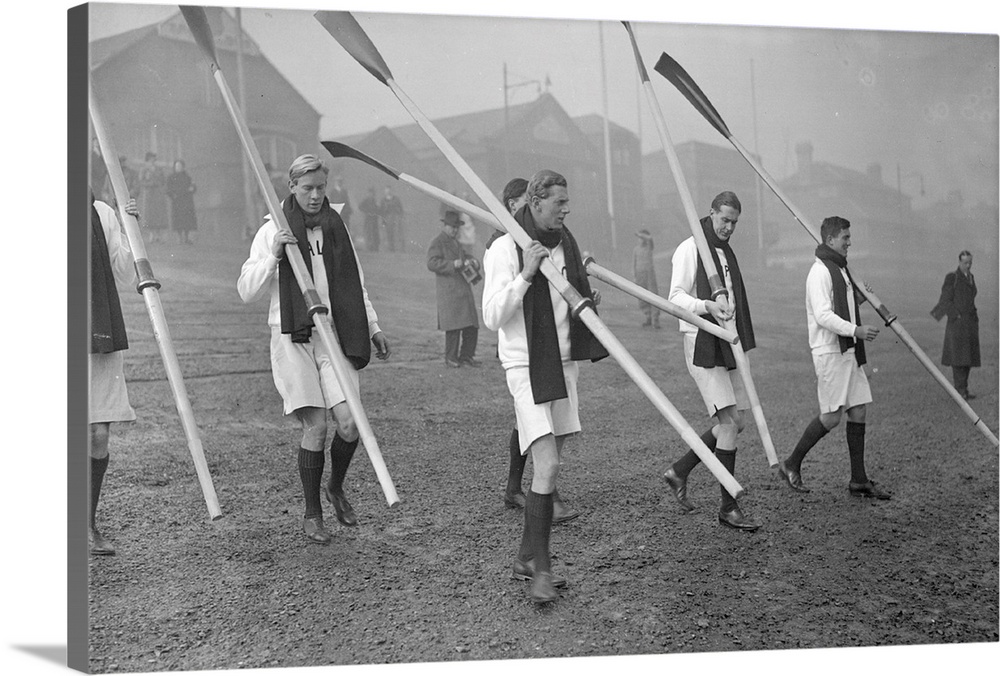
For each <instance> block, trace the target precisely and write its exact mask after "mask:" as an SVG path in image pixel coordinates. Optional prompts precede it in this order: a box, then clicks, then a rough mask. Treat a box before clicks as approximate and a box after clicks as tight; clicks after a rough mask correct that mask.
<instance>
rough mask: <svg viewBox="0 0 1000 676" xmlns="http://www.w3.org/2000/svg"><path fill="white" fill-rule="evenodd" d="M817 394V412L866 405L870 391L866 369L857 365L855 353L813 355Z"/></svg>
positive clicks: (830, 411)
mask: <svg viewBox="0 0 1000 676" xmlns="http://www.w3.org/2000/svg"><path fill="white" fill-rule="evenodd" d="M813 366H814V367H815V368H816V395H817V397H818V398H819V411H820V413H833V412H834V411H836V410H837V409H839V408H840V407H841V406H843V407H845V408H853V407H854V406H860V405H861V404H869V403H871V400H872V390H871V387H869V386H868V376H867V375H865V370H864V369H863V368H861V367H860V366H858V362H857V360H856V359H855V358H854V352H853V351H852V352H845V353H843V354H840V353H837V352H830V353H827V354H814V355H813Z"/></svg>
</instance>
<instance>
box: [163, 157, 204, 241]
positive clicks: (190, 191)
mask: <svg viewBox="0 0 1000 676" xmlns="http://www.w3.org/2000/svg"><path fill="white" fill-rule="evenodd" d="M184 166H185V165H184V160H177V161H175V162H174V173H172V174H170V176H169V177H168V178H167V196H168V197H170V220H171V225H172V226H173V228H174V230H176V231H177V236H178V238H179V239H180V242H181V244H190V243H191V231H192V230H197V229H198V220H197V218H195V215H194V192H195V190H196V189H197V188H196V187H195V185H194V183H192V182H191V176H190V175H189V174H188V173H187V172H186V171H185V170H184Z"/></svg>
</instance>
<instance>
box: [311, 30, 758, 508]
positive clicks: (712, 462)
mask: <svg viewBox="0 0 1000 676" xmlns="http://www.w3.org/2000/svg"><path fill="white" fill-rule="evenodd" d="M315 17H316V19H317V20H318V21H319V22H320V24H322V25H323V27H324V28H325V29H326V30H327V31H328V32H329V33H330V35H332V36H333V37H334V39H336V40H337V42H339V43H340V45H341V46H342V47H343V48H344V49H345V50H347V53H348V54H350V55H351V56H352V57H354V58H355V59H356V60H357V61H358V62H359V63H360V64H361V65H362V66H363V67H364V68H365V69H366V70H367V71H368V72H369V73H371V74H372V75H373V76H374V77H375V78H376V79H377V80H379V82H381V83H383V84H385V85H386V86H388V87H389V89H391V90H392V93H393V94H394V95H395V96H396V98H397V99H399V101H400V103H402V104H403V107H404V108H406V110H407V111H408V112H409V114H410V115H411V116H412V117H413V119H414V120H415V121H416V122H417V124H418V125H420V127H421V129H423V130H424V133H426V134H427V136H428V137H430V139H431V140H432V141H433V142H434V144H435V145H436V146H437V147H438V149H439V150H440V151H441V152H442V153H443V154H444V156H445V157H446V158H447V159H448V161H449V162H450V163H451V165H452V166H453V167H455V169H456V170H457V171H458V173H459V174H460V175H461V176H462V178H463V179H465V181H466V183H468V184H469V187H471V188H472V190H473V191H474V192H475V193H476V194H477V195H478V196H479V199H481V200H482V201H483V203H484V204H486V206H487V207H488V208H489V210H490V212H491V213H492V214H493V216H494V218H496V219H497V220H498V221H499V222H500V223H502V224H503V229H504V230H506V231H507V232H508V233H510V235H511V236H512V237H513V238H514V241H515V242H517V244H518V245H519V246H520V247H522V248H527V247H528V246H529V245H530V244H531V238H530V237H529V236H528V234H527V233H526V232H525V231H524V230H523V229H522V228H521V226H520V225H519V224H518V223H517V221H515V220H514V217H513V216H511V215H510V213H509V212H508V211H507V210H506V209H505V208H504V207H503V205H502V204H500V200H498V199H497V198H496V196H495V195H493V193H492V192H491V191H490V189H489V188H488V187H487V186H486V184H485V183H484V182H483V181H482V179H480V178H479V176H477V175H476V173H475V172H474V171H473V170H472V168H471V167H469V165H468V164H467V163H466V162H465V160H464V159H462V157H461V156H460V155H459V154H458V153H457V152H456V151H455V149H454V148H453V147H452V146H451V144H450V143H449V142H448V140H447V139H445V138H444V136H443V135H442V134H441V132H440V131H438V129H437V127H435V126H434V124H433V123H432V122H431V121H430V120H429V119H427V117H426V116H425V115H424V114H423V113H422V112H421V111H420V109H419V108H417V106H416V104H414V103H413V101H411V100H410V98H409V97H408V96H407V95H406V93H405V92H403V90H402V89H401V88H400V87H399V85H397V84H396V82H395V80H394V79H393V77H392V73H391V72H390V71H389V67H388V66H387V65H386V63H385V61H384V60H383V59H382V56H381V54H379V52H378V49H376V47H375V45H374V44H373V43H372V41H371V40H370V39H369V38H368V35H367V34H366V33H365V32H364V30H363V29H362V28H361V26H360V25H359V24H358V22H357V21H356V20H355V19H354V16H353V15H351V13H350V12H332V11H320V12H316V14H315ZM540 270H541V272H542V274H543V275H544V276H545V278H546V279H547V280H548V281H549V283H550V284H551V285H552V286H553V287H554V288H555V289H556V291H558V292H559V294H560V295H561V296H562V297H563V298H565V299H566V302H567V303H568V304H569V306H570V310H571V312H572V313H573V315H574V316H575V317H578V318H579V319H580V320H581V321H582V322H583V323H584V324H586V326H587V328H589V329H590V331H591V333H593V334H594V336H595V337H596V338H597V340H599V341H600V342H601V344H602V345H604V347H605V348H607V350H608V352H609V353H610V354H611V355H612V356H613V357H614V358H615V360H616V361H618V363H619V364H620V365H621V366H622V368H623V369H624V370H625V372H626V373H627V374H628V375H629V377H631V378H632V380H633V381H634V382H635V383H636V384H637V385H638V386H639V388H640V389H641V390H642V391H643V393H644V394H645V395H646V396H647V397H648V398H649V400H650V401H651V402H652V403H653V405H654V406H656V408H657V410H659V411H660V413H661V414H662V415H663V416H664V417H665V418H666V419H667V421H668V422H669V423H670V424H671V425H672V426H673V428H674V429H675V430H677V432H679V433H680V435H681V437H682V438H683V439H684V441H685V442H687V444H688V445H689V446H690V447H691V448H692V450H694V452H695V453H696V454H697V455H698V457H699V458H701V460H702V462H704V463H705V466H706V467H708V469H709V470H710V471H711V472H712V474H713V475H714V476H715V477H716V479H718V480H719V482H720V483H721V484H722V485H723V486H724V487H725V489H726V490H727V491H728V492H729V493H730V494H731V495H733V496H734V497H738V496H739V495H741V494H742V493H743V488H742V487H741V486H740V485H739V483H737V482H736V479H734V478H733V476H732V475H731V474H730V473H729V472H728V471H727V470H726V468H725V467H723V465H722V463H721V462H719V460H718V459H717V458H716V457H715V455H714V454H713V453H712V452H711V451H710V450H709V449H708V447H707V446H706V445H705V443H704V442H703V441H702V440H701V439H700V438H699V436H698V433H697V432H695V431H694V429H693V428H692V427H691V426H690V425H689V424H688V423H687V422H686V421H685V420H684V418H683V417H682V416H681V414H680V413H679V412H678V411H677V409H676V408H674V406H673V404H671V403H670V401H669V400H668V399H667V397H666V395H664V394H663V392H661V391H660V390H659V388H657V386H656V384H655V383H654V382H653V381H652V379H651V378H650V377H649V376H648V375H646V373H645V372H644V371H643V370H642V367H640V366H639V364H638V363H637V362H636V361H635V359H633V358H632V356H631V355H630V354H629V353H628V351H626V350H625V347H624V346H623V345H622V344H621V343H620V342H619V341H618V339H617V338H615V337H614V335H613V334H612V333H611V331H610V330H609V329H608V327H607V326H606V325H605V324H604V322H603V321H601V319H600V318H599V317H598V316H597V313H596V312H595V311H594V307H593V301H592V300H591V299H589V298H584V297H583V296H581V295H580V293H579V292H578V291H577V290H576V289H574V288H573V286H572V285H571V284H570V283H569V282H568V281H567V280H566V278H565V277H563V276H562V274H560V272H559V270H558V269H556V267H555V265H554V264H553V263H552V262H551V261H550V260H549V259H548V258H545V259H543V261H542V266H541V268H540Z"/></svg>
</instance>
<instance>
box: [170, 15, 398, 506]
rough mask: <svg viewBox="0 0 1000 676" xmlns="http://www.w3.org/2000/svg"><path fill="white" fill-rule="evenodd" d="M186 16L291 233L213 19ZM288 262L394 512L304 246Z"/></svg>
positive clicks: (288, 248) (288, 252)
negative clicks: (219, 54) (221, 58)
mask: <svg viewBox="0 0 1000 676" xmlns="http://www.w3.org/2000/svg"><path fill="white" fill-rule="evenodd" d="M181 13H182V14H183V15H184V20H185V21H187V24H188V28H190V29H191V33H192V35H194V39H195V42H197V43H198V46H199V47H201V50H202V52H203V53H204V54H205V58H207V59H208V61H209V64H210V66H211V69H212V74H213V76H214V78H215V83H216V84H217V85H218V86H219V90H220V91H221V92H222V99H223V101H225V103H226V107H227V108H228V109H229V114H230V116H231V117H232V119H233V124H234V125H235V126H236V132H237V134H238V135H239V137H240V141H241V143H242V144H243V150H244V152H245V153H246V154H247V157H248V159H249V160H250V167H251V168H252V169H253V172H254V175H255V176H256V177H257V184H258V185H259V186H260V190H261V193H262V194H263V195H264V200H265V202H266V203H267V209H268V211H269V212H270V213H271V218H272V219H273V220H274V222H275V223H276V224H277V226H278V227H279V228H281V229H282V230H285V231H288V232H291V229H290V228H289V227H288V222H287V220H286V219H285V214H284V212H283V211H282V209H281V202H280V201H279V200H278V195H277V193H276V192H275V191H274V186H273V185H272V184H271V180H270V177H269V176H268V174H267V170H266V169H265V168H264V161H263V160H262V159H261V156H260V151H259V150H258V149H257V146H256V144H255V143H254V140H253V136H251V134H250V129H249V128H248V127H247V124H246V121H245V120H244V118H243V114H242V112H240V109H239V107H238V106H237V104H236V100H235V97H234V96H233V93H232V90H230V88H229V84H228V83H227V82H226V77H225V75H224V74H223V72H222V70H221V69H220V68H219V63H218V59H217V58H216V55H215V38H214V37H213V36H212V29H211V28H210V27H209V25H208V17H207V16H206V15H205V10H204V8H202V7H188V6H181ZM285 256H286V257H287V258H288V262H289V263H291V266H292V272H293V273H294V274H295V279H296V281H297V282H298V284H299V288H300V289H301V290H302V296H303V298H304V299H305V302H306V307H307V308H308V311H309V315H310V316H311V317H312V320H313V324H314V325H315V327H316V330H317V332H318V333H319V336H320V340H321V342H322V343H323V346H324V347H325V348H326V351H327V353H328V354H329V355H330V360H331V362H332V364H333V371H334V374H335V375H336V377H337V382H338V383H339V384H340V388H341V390H343V392H344V396H345V397H346V399H347V406H348V408H349V409H350V411H351V415H352V416H353V417H354V422H355V424H357V427H358V433H359V435H360V437H361V442H362V443H363V444H364V446H365V451H367V453H368V459H369V460H371V463H372V467H373V468H374V469H375V474H376V476H377V477H378V481H379V484H380V485H381V487H382V492H383V493H384V494H385V499H386V502H388V503H389V506H390V507H392V506H393V505H395V504H396V503H398V502H399V496H398V495H397V494H396V487H395V486H394V485H393V483H392V477H391V476H389V470H388V469H387V468H386V466H385V461H384V460H383V459H382V452H381V451H380V450H379V447H378V442H377V441H376V440H375V434H374V433H373V432H372V428H371V424H370V423H369V422H368V416H367V415H365V409H364V408H363V407H362V406H361V397H360V395H359V394H358V391H357V390H356V389H355V387H354V381H353V380H351V375H350V374H351V365H350V363H349V362H348V361H347V357H345V356H344V353H343V352H342V351H341V348H340V342H339V341H338V340H337V336H336V334H335V332H334V329H333V328H332V325H331V323H329V322H328V321H326V320H325V319H324V315H326V314H327V313H328V312H329V309H328V308H327V307H326V306H325V305H323V303H322V301H321V300H320V297H319V293H318V292H317V291H316V287H315V286H313V281H312V277H311V276H310V274H309V270H308V269H307V268H306V265H305V260H304V259H303V258H302V253H301V252H300V251H299V248H298V246H296V245H294V244H286V245H285ZM331 292H333V290H331Z"/></svg>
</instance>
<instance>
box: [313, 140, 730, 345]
mask: <svg viewBox="0 0 1000 676" xmlns="http://www.w3.org/2000/svg"><path fill="white" fill-rule="evenodd" d="M323 147H324V148H326V150H327V152H329V153H330V155H332V156H333V157H338V158H344V157H350V158H353V159H356V160H360V161H362V162H364V163H365V164H367V165H369V166H371V167H374V168H375V169H378V170H379V171H382V172H385V173H386V174H387V175H388V176H391V177H392V178H394V179H396V180H398V181H402V182H403V183H406V184H407V185H409V186H411V187H412V188H415V189H416V190H419V191H421V192H423V193H425V194H427V195H429V196H431V197H433V198H435V199H437V200H439V201H441V202H444V203H445V204H447V205H448V206H450V207H452V208H454V209H457V210H458V211H462V212H464V213H466V214H469V216H471V217H472V218H474V219H476V220H477V221H479V222H481V223H485V224H486V225H489V226H490V227H493V228H495V229H497V230H503V231H504V232H506V229H505V228H504V226H503V224H502V223H500V221H498V220H497V219H496V216H494V215H493V214H492V213H490V212H489V211H486V209H482V208H480V207H477V206H476V205H475V204H472V203H471V202H466V201H465V200H463V199H461V198H459V197H455V196H454V195H452V194H451V193H449V192H445V191H444V190H442V189H441V188H437V187H435V186H433V185H431V184H430V183H426V182H424V181H421V180H420V179H419V178H415V177H413V176H410V175H409V174H405V173H403V172H401V171H396V170H395V169H393V168H391V167H389V166H388V165H386V164H384V163H382V162H379V161H378V160H376V159H375V158H373V157H371V156H370V155H366V154H365V153H363V152H361V151H360V150H357V149H356V148H352V147H351V146H349V145H346V144H344V143H338V142H336V141H323ZM584 266H585V267H586V268H587V274H588V275H590V276H591V277H593V278H595V279H599V280H601V281H602V282H605V283H606V284H610V285H611V286H613V287H615V288H617V289H619V290H621V291H624V292H625V293H627V294H629V295H631V296H634V297H635V298H638V299H639V300H642V301H646V302H647V303H649V304H650V305H653V306H655V307H657V308H659V309H660V310H662V311H664V312H666V313H667V314H669V315H671V316H673V317H676V318H677V319H683V320H684V321H686V322H690V323H691V324H694V325H695V326H697V327H698V328H701V329H704V330H705V331H708V332H709V333H711V334H713V335H715V336H718V337H719V338H721V339H722V340H724V341H726V342H727V343H736V342H737V341H739V336H738V335H737V334H736V332H735V331H727V330H726V329H724V328H722V327H721V326H719V325H718V324H713V323H712V322H709V321H706V320H705V319H704V318H702V317H699V316H698V315H696V314H695V313H693V312H691V311H689V310H685V309H684V308H682V307H681V306H679V305H675V304H674V303H671V302H670V301H668V300H667V299H666V298H663V297H661V296H657V295H656V294H653V293H651V292H649V291H647V290H646V289H643V288H642V287H641V286H638V285H637V284H633V283H632V282H630V281H628V280H627V279H625V278H624V277H621V276H619V275H616V274H615V273H613V272H611V271H610V270H608V269H606V268H603V267H601V266H600V265H598V264H597V262H596V261H595V260H594V258H593V257H591V256H585V260H584Z"/></svg>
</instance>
